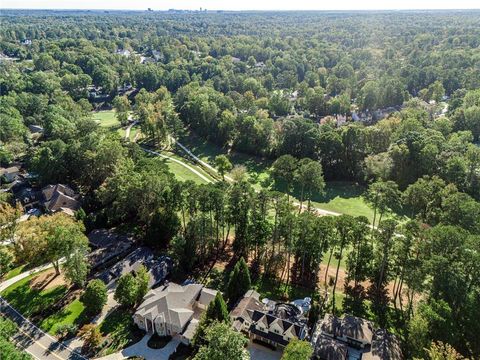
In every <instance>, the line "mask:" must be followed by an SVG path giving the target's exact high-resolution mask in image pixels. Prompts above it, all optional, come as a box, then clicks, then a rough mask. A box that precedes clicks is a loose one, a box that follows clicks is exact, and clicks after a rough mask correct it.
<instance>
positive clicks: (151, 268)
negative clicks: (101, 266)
mask: <svg viewBox="0 0 480 360" xmlns="http://www.w3.org/2000/svg"><path fill="white" fill-rule="evenodd" d="M127 246H128V248H130V247H131V245H130V244H121V245H120V246H119V248H118V249H117V250H116V251H121V252H122V253H124V252H125V251H127V250H128V248H127ZM97 250H98V249H97ZM115 256H117V255H115ZM111 258H112V257H110V259H111ZM107 261H108V259H107V260H104V261H103V263H106V262H107ZM142 265H143V266H145V268H146V269H147V272H148V275H149V277H150V278H149V281H148V287H149V288H153V287H155V286H157V285H158V284H160V283H161V282H163V281H164V280H165V278H166V277H167V275H168V274H169V273H170V270H171V268H172V260H171V259H170V258H169V257H167V256H161V257H159V258H156V257H155V254H154V253H153V251H152V250H151V249H150V248H148V247H146V246H142V247H139V248H137V249H135V251H133V252H132V253H130V254H129V255H128V256H127V257H126V258H124V259H123V260H121V261H119V262H117V263H116V264H115V265H113V266H112V267H110V268H108V269H106V270H105V271H104V272H103V273H101V274H100V276H99V278H100V279H101V280H102V281H103V282H104V283H105V284H107V286H108V287H112V286H113V284H114V283H115V282H116V281H117V280H118V278H120V276H122V275H126V274H129V273H133V274H135V273H136V272H137V271H138V270H139V269H140V267H141V266H142Z"/></svg>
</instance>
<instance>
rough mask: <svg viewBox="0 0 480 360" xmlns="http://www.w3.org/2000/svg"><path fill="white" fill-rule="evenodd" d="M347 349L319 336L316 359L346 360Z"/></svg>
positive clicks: (336, 342) (339, 343) (335, 341)
mask: <svg viewBox="0 0 480 360" xmlns="http://www.w3.org/2000/svg"><path fill="white" fill-rule="evenodd" d="M347 352H348V351H347V347H346V346H345V345H344V344H342V343H341V342H339V341H337V340H334V339H331V338H329V337H326V336H322V335H321V336H319V337H318V339H317V342H316V344H315V357H316V358H317V359H320V360H346V359H347Z"/></svg>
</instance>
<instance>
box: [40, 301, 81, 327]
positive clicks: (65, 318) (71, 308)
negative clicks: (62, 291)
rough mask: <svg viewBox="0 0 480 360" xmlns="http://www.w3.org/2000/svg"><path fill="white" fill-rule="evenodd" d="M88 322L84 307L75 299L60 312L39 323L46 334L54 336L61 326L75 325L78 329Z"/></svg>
mask: <svg viewBox="0 0 480 360" xmlns="http://www.w3.org/2000/svg"><path fill="white" fill-rule="evenodd" d="M87 322H88V318H87V316H86V313H85V306H84V305H83V304H82V303H81V302H80V300H78V299H75V300H74V301H72V302H71V303H70V304H68V305H67V306H65V307H64V308H63V309H62V310H61V311H59V312H57V313H55V314H52V315H50V316H49V317H48V318H46V319H44V320H43V321H42V322H41V323H40V327H41V328H42V329H43V330H44V331H47V332H48V333H50V334H52V335H55V333H56V331H57V329H58V328H59V327H61V326H62V325H77V326H78V327H79V328H80V327H81V326H82V325H84V324H86V323H87Z"/></svg>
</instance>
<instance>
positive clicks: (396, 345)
mask: <svg viewBox="0 0 480 360" xmlns="http://www.w3.org/2000/svg"><path fill="white" fill-rule="evenodd" d="M363 359H365V360H403V354H402V350H401V348H400V341H399V340H398V339H397V337H396V336H395V335H393V334H390V333H388V332H387V331H386V330H385V329H380V330H377V331H375V334H374V335H373V341H372V347H371V351H370V352H368V353H366V354H364V356H363Z"/></svg>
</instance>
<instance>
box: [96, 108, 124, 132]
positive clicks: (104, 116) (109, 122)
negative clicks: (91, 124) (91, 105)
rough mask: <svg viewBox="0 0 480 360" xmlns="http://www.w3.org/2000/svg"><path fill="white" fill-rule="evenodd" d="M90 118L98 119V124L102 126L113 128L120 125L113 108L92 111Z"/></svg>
mask: <svg viewBox="0 0 480 360" xmlns="http://www.w3.org/2000/svg"><path fill="white" fill-rule="evenodd" d="M92 119H93V120H95V121H98V123H99V124H100V126H101V127H103V128H113V127H119V126H120V122H119V121H118V120H117V118H116V117H115V111H113V110H105V111H96V112H93V113H92Z"/></svg>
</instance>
